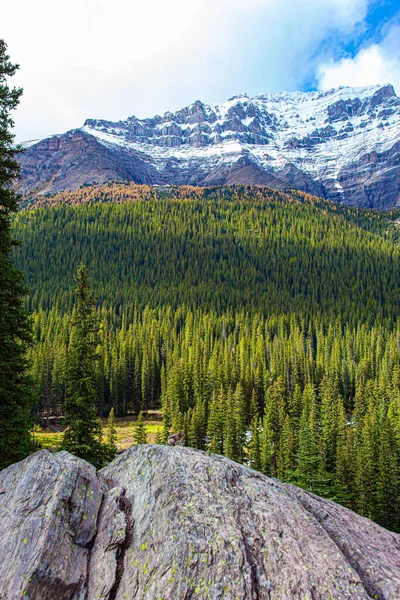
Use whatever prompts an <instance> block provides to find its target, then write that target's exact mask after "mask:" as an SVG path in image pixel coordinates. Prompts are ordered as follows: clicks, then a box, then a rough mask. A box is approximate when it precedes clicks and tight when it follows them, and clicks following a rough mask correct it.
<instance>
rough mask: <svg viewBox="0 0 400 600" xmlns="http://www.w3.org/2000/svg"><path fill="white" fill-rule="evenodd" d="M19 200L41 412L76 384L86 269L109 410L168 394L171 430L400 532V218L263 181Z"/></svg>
mask: <svg viewBox="0 0 400 600" xmlns="http://www.w3.org/2000/svg"><path fill="white" fill-rule="evenodd" d="M41 204H42V206H37V207H36V208H34V209H33V210H24V211H22V212H20V213H19V215H18V217H17V219H16V222H15V232H16V236H17V237H18V238H19V239H20V240H21V242H22V245H21V247H20V248H19V249H17V250H16V251H15V261H16V264H17V266H18V268H21V269H24V270H25V271H26V273H27V277H28V284H29V286H30V288H31V294H30V297H29V299H28V305H29V307H30V308H31V309H33V310H34V317H33V320H34V336H35V341H36V342H37V343H36V344H35V346H34V349H33V350H32V353H31V360H32V373H33V375H34V378H35V380H36V382H37V394H36V395H37V412H38V413H40V414H41V415H42V417H44V418H45V417H46V416H50V415H61V414H62V413H63V407H64V403H65V397H66V393H67V389H68V381H67V377H68V369H67V364H68V350H69V345H70V335H71V307H72V306H73V302H74V297H73V293H72V290H73V289H74V279H73V277H74V273H75V271H76V269H77V267H78V266H79V264H80V263H82V262H83V263H85V264H86V266H87V268H88V272H89V274H90V276H91V280H92V284H93V287H94V294H95V296H96V298H97V300H98V305H99V308H98V312H99V316H100V319H101V329H100V339H99V347H98V352H99V360H98V361H97V365H96V370H97V396H98V410H99V413H100V414H101V415H107V414H108V412H109V410H110V409H111V407H114V409H115V411H116V413H117V414H118V415H124V414H126V413H127V412H128V411H138V410H139V409H146V408H150V407H153V408H154V407H157V406H160V405H161V406H162V409H163V414H164V435H165V436H166V435H167V434H168V432H169V431H170V430H171V429H173V430H178V429H183V430H184V431H185V433H186V436H187V442H188V444H190V445H192V446H194V447H197V448H201V449H209V450H211V451H213V452H218V453H223V454H226V455H227V456H230V457H231V458H233V459H235V460H238V461H243V462H249V463H250V464H251V465H252V466H253V467H255V468H256V469H259V470H262V471H263V472H265V473H267V474H269V475H274V476H278V477H280V478H282V479H285V480H287V481H292V482H294V483H297V484H298V485H301V486H303V487H305V488H307V489H312V490H313V491H314V492H316V493H318V494H321V495H326V496H328V497H331V498H335V499H336V500H338V501H340V502H342V503H344V504H346V505H347V506H350V507H352V508H354V509H356V510H357V511H358V512H360V513H361V514H364V515H367V516H369V517H372V518H373V519H375V520H377V521H379V522H380V523H382V524H383V525H386V526H387V527H389V528H392V529H397V530H398V529H399V528H400V522H399V514H400V511H399V508H400V481H399V475H398V473H399V466H400V353H399V331H398V318H399V310H400V306H399V297H398V291H399V283H400V266H399V248H398V245H397V229H396V227H397V226H396V219H397V218H398V215H397V214H395V213H386V214H377V213H374V212H362V211H355V210H352V209H349V208H345V207H342V206H340V205H334V204H332V203H327V202H324V201H321V200H318V199H315V198H312V197H311V196H307V195H305V194H302V193H299V192H293V193H291V192H287V193H286V194H282V193H278V192H273V191H271V190H266V189H261V188H249V187H247V188H245V187H236V188H229V189H228V190H224V189H223V188H216V189H203V190H200V191H199V190H196V189H195V188H179V189H169V190H165V189H162V190H154V189H152V188H145V187H140V188H139V187H138V186H103V187H101V188H84V189H83V190H81V191H79V192H74V193H65V194H62V195H60V196H58V197H55V198H46V199H42V201H41Z"/></svg>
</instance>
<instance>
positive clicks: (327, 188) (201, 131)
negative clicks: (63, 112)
mask: <svg viewBox="0 0 400 600" xmlns="http://www.w3.org/2000/svg"><path fill="white" fill-rule="evenodd" d="M27 146H28V148H27V150H26V152H25V154H24V155H23V156H22V157H21V167H22V179H21V183H20V189H21V190H22V191H24V192H33V191H34V190H36V192H37V193H44V192H55V191H59V190H61V189H76V188H77V187H79V186H81V185H82V184H87V183H92V182H105V181H108V180H132V181H135V182H137V183H148V184H153V185H165V184H177V185H179V184H192V185H217V184H218V185H219V184H230V183H253V184H260V185H270V186H271V187H275V188H280V189H281V188H286V187H294V188H299V189H302V190H305V191H307V192H310V193H313V194H316V195H319V196H323V197H325V198H329V199H332V200H336V201H338V202H345V203H347V204H351V205H354V206H364V207H374V208H389V207H393V206H397V205H400V98H398V97H397V96H396V94H395V91H394V89H393V87H392V86H391V85H385V86H372V87H366V88H349V87H341V88H338V89H334V90H330V91H324V92H322V91H319V92H289V93H279V94H266V95H259V96H255V97H254V98H248V97H247V96H246V94H240V95H238V96H234V97H233V98H230V100H228V101H227V102H223V103H221V104H212V105H208V104H203V103H202V102H200V101H197V102H195V103H194V104H192V105H190V106H188V107H186V108H183V109H182V110H179V111H177V112H174V113H171V112H167V113H165V114H164V115H163V116H156V117H153V118H148V119H138V118H136V117H129V118H128V119H127V120H126V121H119V122H115V123H114V122H111V121H103V120H94V119H88V120H87V121H86V122H85V124H84V126H83V127H82V128H80V129H75V130H73V131H70V132H68V133H66V134H62V135H57V136H53V137H50V138H47V139H45V140H40V141H39V142H34V143H32V144H27Z"/></svg>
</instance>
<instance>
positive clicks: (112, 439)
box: [106, 408, 117, 455]
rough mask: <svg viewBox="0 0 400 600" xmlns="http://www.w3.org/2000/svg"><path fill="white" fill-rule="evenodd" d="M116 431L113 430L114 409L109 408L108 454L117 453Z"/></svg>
mask: <svg viewBox="0 0 400 600" xmlns="http://www.w3.org/2000/svg"><path fill="white" fill-rule="evenodd" d="M116 440H117V430H116V429H115V412H114V408H111V410H110V414H109V415H108V420H107V437H106V441H107V446H108V448H109V450H110V454H114V455H115V454H116V452H117V444H116Z"/></svg>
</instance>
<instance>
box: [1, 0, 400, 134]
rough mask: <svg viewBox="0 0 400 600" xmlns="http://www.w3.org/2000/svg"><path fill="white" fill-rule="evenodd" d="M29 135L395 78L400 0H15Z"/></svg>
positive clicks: (12, 48) (7, 21)
mask: <svg viewBox="0 0 400 600" xmlns="http://www.w3.org/2000/svg"><path fill="white" fill-rule="evenodd" d="M0 35H1V36H2V37H4V39H5V41H6V43H8V46H9V52H10V55H11V58H12V59H13V60H14V61H17V62H19V63H20V65H21V68H20V71H19V73H18V75H17V77H15V78H14V82H15V83H16V84H17V85H20V86H21V87H23V88H24V96H23V99H22V102H21V105H20V107H19V108H18V110H17V111H16V113H15V122H16V130H15V131H16V134H17V139H18V140H19V141H22V140H28V139H35V138H41V137H45V136H47V135H50V134H53V133H58V132H63V131H66V130H68V129H72V128H74V127H79V126H81V125H82V124H83V121H84V120H85V119H86V118H88V117H93V118H104V119H110V120H118V119H125V118H126V117H128V116H129V115H132V114H135V115H137V116H139V117H146V116H153V115H154V114H160V113H163V112H165V111H166V110H176V109H179V108H181V107H182V106H185V105H187V104H190V103H191V102H194V101H195V100H197V99H200V100H203V101H204V102H209V103H212V102H220V101H223V100H225V99H227V98H229V97H230V96H233V95H235V94H237V93H238V92H242V91H245V92H246V93H247V94H248V95H255V94H260V93H268V92H278V91H284V90H288V91H291V90H311V89H328V88H330V87H336V86H339V85H352V86H363V85H373V84H383V83H386V82H390V83H393V85H394V86H395V89H396V91H397V93H398V94H400V0H168V2H166V1H165V0H146V1H145V2H132V0H113V2H110V0H69V2H68V3H57V2H54V0H35V2H32V1H31V0H16V1H15V2H12V3H11V2H10V3H7V5H6V6H5V7H3V8H2V32H1V34H0Z"/></svg>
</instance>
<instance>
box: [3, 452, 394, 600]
mask: <svg viewBox="0 0 400 600" xmlns="http://www.w3.org/2000/svg"><path fill="white" fill-rule="evenodd" d="M0 508H1V511H0V527H1V531H2V532H3V534H4V535H3V536H2V541H1V543H0V581H1V584H2V592H1V593H2V597H3V598H8V599H10V600H11V598H22V597H25V596H26V597H27V598H30V600H53V599H54V598H57V599H58V600H81V599H83V598H85V599H87V600H95V599H96V600H99V599H100V600H102V599H103V600H106V599H108V600H111V599H113V600H115V599H117V600H118V599H120V600H122V598H136V600H156V599H159V598H160V599H161V598H163V599H164V600H172V599H174V600H189V599H192V600H194V599H196V600H210V599H212V600H216V599H221V600H222V599H225V600H233V599H235V600H284V599H286V598H293V599H296V598H297V599H299V600H300V599H304V598H313V599H314V600H327V599H328V598H331V599H332V600H344V599H348V600H350V599H352V600H364V599H365V600H367V599H369V598H379V599H382V600H384V599H389V598H398V597H399V595H400V577H399V572H400V571H399V569H400V536H399V535H397V534H394V533H391V532H389V531H387V530H385V529H383V528H382V527H379V526H378V525H376V524H375V523H372V521H369V520H368V519H365V518H363V517H360V516H358V515H356V514H355V513H353V512H352V511H349V510H347V509H345V508H343V507H340V506H338V505H336V504H335V503H333V502H330V501H327V500H322V499H321V498H318V497H317V496H313V495H312V494H309V493H307V492H304V491H302V490H300V489H298V488H294V487H293V486H288V485H285V484H283V483H281V482H279V481H277V480H273V479H269V478H268V477H265V476H264V475H261V474H260V473H257V472H255V471H252V470H251V469H248V468H246V467H244V466H241V465H238V464H237V463H234V462H232V461H230V460H228V459H226V458H222V457H220V456H217V455H207V454H205V453H203V452H196V451H194V450H191V449H189V448H180V447H176V448H169V447H166V446H156V445H154V446H150V445H143V446H137V447H135V448H132V449H130V450H128V451H127V452H126V453H125V454H123V455H122V456H120V457H118V458H117V459H116V460H114V461H113V462H112V463H111V464H110V465H109V466H108V467H106V469H103V470H102V471H100V472H97V473H96V470H95V469H94V467H92V466H91V465H89V463H87V462H86V461H83V460H80V459H78V458H76V457H74V456H72V455H70V454H68V453H67V452H61V453H58V454H55V455H52V454H50V453H49V452H47V451H41V452H38V453H36V454H34V455H33V456H31V457H29V458H27V459H26V460H24V461H22V462H20V463H17V464H15V465H12V466H11V467H9V468H8V469H5V470H4V471H2V473H1V474H0Z"/></svg>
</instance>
